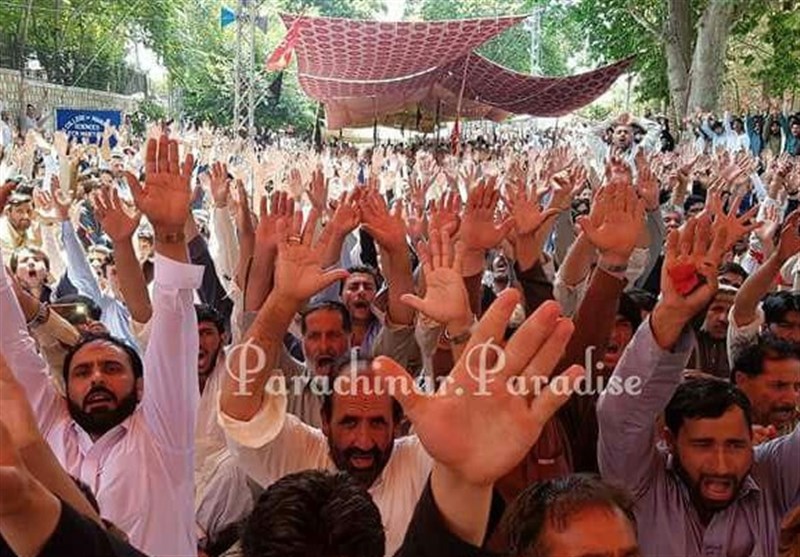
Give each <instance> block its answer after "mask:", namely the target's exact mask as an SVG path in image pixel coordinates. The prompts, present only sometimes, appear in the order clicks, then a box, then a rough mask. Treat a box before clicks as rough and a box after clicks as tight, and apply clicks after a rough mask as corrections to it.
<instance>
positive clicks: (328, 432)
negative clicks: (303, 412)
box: [320, 411, 331, 437]
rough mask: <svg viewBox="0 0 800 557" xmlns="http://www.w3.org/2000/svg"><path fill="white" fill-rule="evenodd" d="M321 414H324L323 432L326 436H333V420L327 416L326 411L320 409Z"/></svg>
mask: <svg viewBox="0 0 800 557" xmlns="http://www.w3.org/2000/svg"><path fill="white" fill-rule="evenodd" d="M320 414H322V433H324V434H325V437H330V436H331V422H330V420H329V419H328V418H327V417H326V416H325V413H324V412H322V411H320Z"/></svg>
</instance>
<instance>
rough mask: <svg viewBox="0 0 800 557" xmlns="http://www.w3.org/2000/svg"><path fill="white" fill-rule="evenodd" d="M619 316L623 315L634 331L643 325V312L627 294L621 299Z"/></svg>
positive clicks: (618, 310)
mask: <svg viewBox="0 0 800 557" xmlns="http://www.w3.org/2000/svg"><path fill="white" fill-rule="evenodd" d="M617 315H621V316H622V317H623V319H625V321H627V322H628V323H630V324H631V326H632V327H633V330H634V331H635V330H636V329H638V328H639V325H641V324H642V311H641V310H640V309H639V306H638V304H637V303H636V302H634V301H633V300H632V299H631V297H630V296H628V294H627V293H626V292H623V293H622V295H621V296H620V297H619V308H618V309H617Z"/></svg>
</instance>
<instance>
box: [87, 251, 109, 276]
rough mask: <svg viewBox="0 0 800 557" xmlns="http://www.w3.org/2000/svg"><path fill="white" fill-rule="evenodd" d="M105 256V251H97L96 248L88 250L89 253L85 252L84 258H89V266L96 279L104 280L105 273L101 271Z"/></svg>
mask: <svg viewBox="0 0 800 557" xmlns="http://www.w3.org/2000/svg"><path fill="white" fill-rule="evenodd" d="M106 258H107V256H106V254H105V253H103V252H101V251H98V250H96V249H93V250H89V253H87V254H86V259H88V260H89V265H90V266H91V268H92V270H93V271H94V274H95V276H96V277H97V278H98V279H103V280H105V273H104V272H103V264H104V263H105V262H106Z"/></svg>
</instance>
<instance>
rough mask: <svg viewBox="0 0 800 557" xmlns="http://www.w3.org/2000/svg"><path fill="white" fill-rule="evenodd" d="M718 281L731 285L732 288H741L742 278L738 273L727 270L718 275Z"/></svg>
mask: <svg viewBox="0 0 800 557" xmlns="http://www.w3.org/2000/svg"><path fill="white" fill-rule="evenodd" d="M719 283H720V284H723V285H725V286H733V287H734V288H741V287H742V284H743V283H744V278H743V277H742V275H740V274H739V273H734V272H732V271H728V272H727V273H722V274H721V275H720V276H719Z"/></svg>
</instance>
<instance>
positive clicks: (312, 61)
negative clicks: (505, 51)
mask: <svg viewBox="0 0 800 557" xmlns="http://www.w3.org/2000/svg"><path fill="white" fill-rule="evenodd" d="M523 19H524V16H514V17H498V18H489V19H461V20H453V21H431V22H378V21H360V20H348V19H337V18H321V17H299V16H293V15H284V16H283V20H284V23H285V24H286V25H287V27H291V26H292V25H293V24H295V23H296V24H297V28H296V31H297V33H298V39H297V42H296V44H295V51H296V53H297V63H298V72H299V77H300V85H301V86H302V88H303V90H304V91H305V93H306V94H307V95H309V96H310V97H312V98H314V99H316V100H318V101H320V102H322V103H324V104H325V108H326V116H327V125H328V128H329V129H339V128H342V127H349V126H360V125H370V124H372V123H373V122H374V121H375V120H380V119H383V118H384V117H386V116H388V115H393V114H396V113H399V112H403V111H406V112H408V111H414V112H417V111H419V112H422V111H424V112H427V113H434V112H435V111H439V114H440V117H441V118H442V119H447V118H454V117H455V116H456V114H457V113H458V114H460V115H461V116H462V117H467V118H477V117H480V118H487V119H491V120H495V121H499V120H502V119H504V118H506V117H507V116H509V114H530V115H533V116H560V115H563V114H567V113H569V112H572V111H573V110H576V109H578V108H580V107H582V106H585V105H587V104H589V103H590V102H592V101H593V100H594V99H596V98H597V97H599V96H600V95H602V94H603V93H604V92H605V91H606V90H607V89H608V88H609V87H610V86H611V85H612V84H613V83H614V81H615V80H616V79H617V78H618V77H619V76H620V75H621V74H622V73H624V72H625V71H626V70H627V68H628V67H629V65H630V63H631V61H632V60H631V59H627V60H622V61H620V62H617V63H615V64H612V65H610V66H606V67H603V68H600V69H598V70H594V71H591V72H587V73H583V74H578V75H574V76H568V77H533V76H529V75H523V74H519V73H516V72H513V71H510V70H508V69H506V68H504V67H502V66H499V65H497V64H495V63H493V62H491V61H489V60H487V59H485V58H483V57H481V56H479V55H478V54H475V53H474V52H473V50H474V49H475V48H477V47H478V46H480V45H481V44H483V43H484V42H486V41H488V40H489V39H491V38H492V37H494V36H496V35H499V34H500V33H502V32H503V31H505V30H506V29H508V28H510V27H512V26H513V25H516V24H517V23H520V22H521V21H522V20H523ZM462 83H463V85H464V94H463V98H462V102H461V110H460V111H458V98H459V94H460V92H461V89H462Z"/></svg>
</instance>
